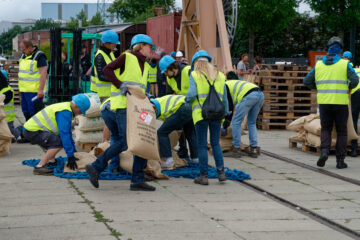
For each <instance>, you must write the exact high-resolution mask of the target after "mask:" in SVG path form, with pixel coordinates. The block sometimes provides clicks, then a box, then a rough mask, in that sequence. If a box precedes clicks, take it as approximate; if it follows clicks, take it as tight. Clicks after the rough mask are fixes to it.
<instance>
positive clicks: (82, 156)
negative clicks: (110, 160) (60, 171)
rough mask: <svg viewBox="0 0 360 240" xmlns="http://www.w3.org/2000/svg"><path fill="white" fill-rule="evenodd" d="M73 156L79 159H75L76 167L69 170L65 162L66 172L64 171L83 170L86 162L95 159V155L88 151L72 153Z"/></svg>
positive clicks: (89, 162) (91, 161)
mask: <svg viewBox="0 0 360 240" xmlns="http://www.w3.org/2000/svg"><path fill="white" fill-rule="evenodd" d="M74 156H75V157H77V158H78V159H79V160H78V161H76V164H77V166H78V169H76V170H71V169H70V168H68V167H67V166H66V164H65V167H64V172H66V173H72V172H85V171H86V170H85V166H86V165H88V164H91V163H93V162H94V161H95V160H96V157H95V156H94V155H93V154H90V153H87V152H76V153H74Z"/></svg>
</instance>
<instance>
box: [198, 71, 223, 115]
mask: <svg viewBox="0 0 360 240" xmlns="http://www.w3.org/2000/svg"><path fill="white" fill-rule="evenodd" d="M203 76H204V77H205V78H206V81H207V82H208V84H209V87H210V90H209V94H208V96H207V97H206V99H205V102H204V104H203V105H202V106H201V104H200V101H199V98H198V101H199V104H200V106H201V109H202V111H201V113H202V117H203V118H204V120H214V121H218V120H222V119H223V118H224V117H225V106H224V104H223V102H222V101H221V99H220V97H219V95H218V93H217V92H216V90H215V87H214V84H215V82H214V84H213V85H211V83H210V82H209V80H208V79H207V77H206V76H205V74H203Z"/></svg>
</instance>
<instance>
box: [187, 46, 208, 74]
mask: <svg viewBox="0 0 360 240" xmlns="http://www.w3.org/2000/svg"><path fill="white" fill-rule="evenodd" d="M200 57H206V58H207V59H208V60H209V62H211V59H212V58H211V57H210V55H209V53H208V52H207V51H205V50H200V51H197V52H196V53H195V54H194V56H193V58H192V60H191V70H194V62H195V60H196V59H198V58H200Z"/></svg>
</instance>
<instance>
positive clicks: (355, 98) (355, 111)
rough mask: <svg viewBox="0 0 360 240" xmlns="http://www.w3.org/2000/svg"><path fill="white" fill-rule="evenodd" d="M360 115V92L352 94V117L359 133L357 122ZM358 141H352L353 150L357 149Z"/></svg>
mask: <svg viewBox="0 0 360 240" xmlns="http://www.w3.org/2000/svg"><path fill="white" fill-rule="evenodd" d="M359 113H360V90H358V91H356V92H355V93H353V94H351V115H352V119H353V123H354V128H355V132H356V133H357V132H358V128H357V122H358V118H359ZM357 145H358V141H357V140H351V147H352V149H357Z"/></svg>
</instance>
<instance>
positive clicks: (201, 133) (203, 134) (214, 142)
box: [195, 120, 224, 175]
mask: <svg viewBox="0 0 360 240" xmlns="http://www.w3.org/2000/svg"><path fill="white" fill-rule="evenodd" d="M220 127H221V121H209V120H202V121H199V122H197V123H196V125H195V130H196V138H197V142H198V152H199V163H200V164H199V167H200V174H201V175H208V152H207V133H208V128H209V130H210V145H211V148H212V151H213V156H214V159H215V164H216V168H217V169H218V170H220V169H223V168H224V158H223V153H222V150H221V147H220V143H219V141H220Z"/></svg>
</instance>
